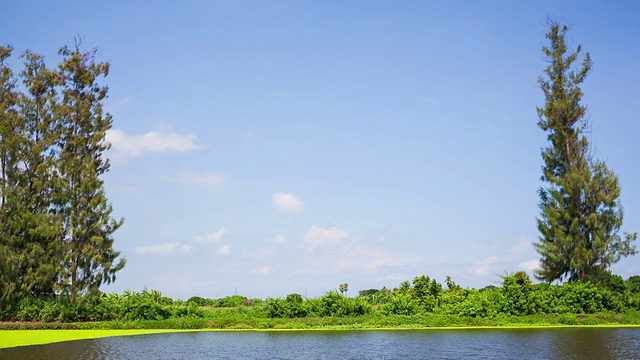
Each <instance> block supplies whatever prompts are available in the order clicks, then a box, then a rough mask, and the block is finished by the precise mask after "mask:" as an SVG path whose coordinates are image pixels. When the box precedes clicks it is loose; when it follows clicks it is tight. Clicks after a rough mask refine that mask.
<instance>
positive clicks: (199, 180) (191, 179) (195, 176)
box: [177, 171, 227, 186]
mask: <svg viewBox="0 0 640 360" xmlns="http://www.w3.org/2000/svg"><path fill="white" fill-rule="evenodd" d="M177 180H178V181H179V182H182V183H187V184H194V185H205V186H219V185H222V184H224V183H225V182H227V178H226V176H224V175H221V174H218V173H215V172H203V173H196V172H192V171H183V172H182V173H180V174H179V175H178V178H177Z"/></svg>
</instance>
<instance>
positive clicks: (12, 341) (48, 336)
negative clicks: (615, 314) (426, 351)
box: [0, 323, 640, 349]
mask: <svg viewBox="0 0 640 360" xmlns="http://www.w3.org/2000/svg"><path fill="white" fill-rule="evenodd" d="M24 325H26V324H24ZM31 325H32V326H36V324H31ZM67 325H74V326H92V325H98V324H92V323H82V324H67ZM99 325H100V326H104V325H105V324H99ZM130 325H133V324H130ZM137 325H140V324H137ZM147 325H150V324H147ZM158 325H160V324H158ZM553 328H555V329H557V328H640V324H620V323H618V324H599V325H557V324H556V325H550V324H526V325H525V324H523V325H504V326H498V325H496V326H438V327H430V326H397V327H386V328H382V327H375V328H374V327H372V328H364V327H353V326H349V325H346V326H329V327H317V328H301V329H297V328H272V329H231V328H228V329H216V328H202V329H168V328H167V329H106V330H105V329H92V330H88V329H85V330H77V329H76V330H69V329H49V330H42V329H41V330H0V349H4V348H13V347H19V346H32V345H46V344H52V343H58V342H65V341H75V340H88V339H98V338H104V337H114V336H133V335H149V334H160V333H173V332H195V331H220V332H223V331H224V332H227V331H269V332H278V331H403V330H424V331H438V330H514V329H521V330H527V329H553Z"/></svg>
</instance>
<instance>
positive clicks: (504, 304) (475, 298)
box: [0, 272, 640, 329]
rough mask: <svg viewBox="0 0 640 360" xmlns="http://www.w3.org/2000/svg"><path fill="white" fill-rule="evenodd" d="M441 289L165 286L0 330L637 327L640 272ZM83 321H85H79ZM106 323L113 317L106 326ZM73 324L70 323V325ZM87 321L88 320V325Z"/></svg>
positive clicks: (522, 276)
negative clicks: (283, 291) (173, 292)
mask: <svg viewBox="0 0 640 360" xmlns="http://www.w3.org/2000/svg"><path fill="white" fill-rule="evenodd" d="M446 284H447V285H446V286H445V287H443V286H442V285H441V284H440V283H438V282H437V281H435V280H434V279H430V278H429V277H428V276H426V275H422V276H417V277H415V278H414V279H413V281H411V282H409V281H405V282H403V283H401V284H400V285H399V286H398V287H397V288H394V289H385V288H382V289H380V290H376V289H369V290H363V291H361V295H358V296H356V297H346V296H344V295H342V294H341V293H340V292H338V291H329V292H327V293H326V294H325V295H323V296H320V297H318V298H310V299H305V298H303V297H302V296H301V295H300V294H289V295H287V296H286V297H285V298H268V299H266V300H263V299H249V298H246V297H244V296H241V295H234V296H228V297H224V298H220V299H207V298H203V297H197V296H194V297H191V298H189V299H188V300H186V301H185V300H174V299H171V298H168V297H163V296H162V295H161V293H160V292H159V291H156V290H143V291H142V292H129V291H127V292H125V293H124V294H105V293H98V294H94V295H93V296H91V297H89V296H86V297H83V298H81V299H80V300H79V302H78V304H76V305H75V306H74V305H72V304H71V303H70V302H65V301H59V300H55V299H48V298H36V297H27V298H23V299H22V300H21V301H20V302H18V303H17V304H15V305H12V306H10V307H8V308H5V309H3V312H2V317H3V320H5V321H7V320H9V321H21V322H35V324H34V323H28V324H15V323H13V324H12V323H11V322H9V323H5V324H4V325H1V326H0V329H2V328H5V329H7V328H86V327H99V328H156V327H157V328H249V329H251V328H257V329H268V328H287V327H290V328H310V327H325V326H340V325H344V326H347V325H349V326H356V325H357V326H365V327H385V326H392V327H402V326H407V325H410V324H413V325H414V326H425V327H426V326H462V325H509V324H569V325H571V324H600V323H620V322H622V323H634V324H640V276H632V277H631V278H629V279H627V280H626V281H625V280H623V279H622V278H621V277H620V276H618V275H613V274H611V273H604V274H603V275H602V276H600V277H598V278H593V279H590V280H589V281H587V282H579V283H565V284H563V285H550V284H545V283H543V284H532V283H531V280H530V279H529V276H528V275H527V274H526V273H525V272H517V273H515V274H512V275H505V276H503V278H502V285H501V286H499V287H496V286H487V287H485V288H482V289H463V288H461V287H460V286H458V285H456V284H455V283H454V282H453V281H452V280H451V279H450V278H447V282H446ZM78 322H80V323H78ZM105 322H106V323H105ZM65 324H67V325H65ZM82 324H86V325H82Z"/></svg>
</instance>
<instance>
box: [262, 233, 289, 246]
mask: <svg viewBox="0 0 640 360" xmlns="http://www.w3.org/2000/svg"><path fill="white" fill-rule="evenodd" d="M265 241H266V242H271V243H276V244H282V243H285V242H287V238H286V237H285V236H284V235H276V236H274V237H272V238H268V239H266V240H265Z"/></svg>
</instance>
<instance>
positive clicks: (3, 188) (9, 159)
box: [0, 46, 19, 315]
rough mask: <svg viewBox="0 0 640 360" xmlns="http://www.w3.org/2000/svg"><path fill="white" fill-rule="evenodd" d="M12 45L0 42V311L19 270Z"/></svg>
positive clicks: (13, 292) (13, 289) (9, 297)
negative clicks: (13, 241) (10, 200)
mask: <svg viewBox="0 0 640 360" xmlns="http://www.w3.org/2000/svg"><path fill="white" fill-rule="evenodd" d="M12 52H13V48H11V47H5V46H0V315H2V312H3V310H2V309H5V308H6V305H7V304H8V303H10V302H11V301H12V300H13V298H14V297H16V296H17V293H16V290H17V287H18V286H19V281H18V275H17V271H15V269H14V268H13V266H12V261H13V260H12V259H13V258H14V251H13V249H12V247H11V245H10V243H9V239H10V232H9V231H8V226H7V222H8V219H10V218H11V214H10V213H9V212H8V210H7V209H8V207H7V196H8V193H9V191H10V189H11V173H12V172H13V171H14V170H15V168H16V167H17V165H16V163H17V161H16V152H17V147H18V146H17V144H16V139H17V134H16V132H17V124H18V122H19V117H18V113H17V109H16V107H17V103H18V95H17V93H16V91H15V79H14V75H13V71H12V70H11V68H10V67H9V66H8V65H7V64H6V62H7V59H9V57H10V56H11V53H12Z"/></svg>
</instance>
